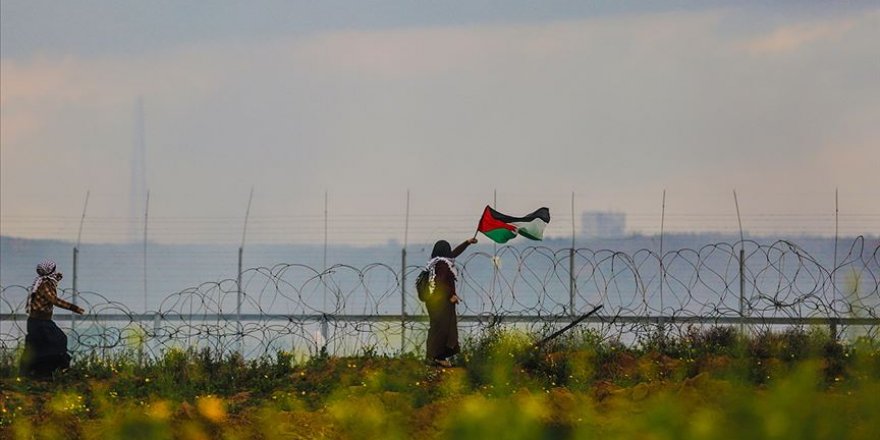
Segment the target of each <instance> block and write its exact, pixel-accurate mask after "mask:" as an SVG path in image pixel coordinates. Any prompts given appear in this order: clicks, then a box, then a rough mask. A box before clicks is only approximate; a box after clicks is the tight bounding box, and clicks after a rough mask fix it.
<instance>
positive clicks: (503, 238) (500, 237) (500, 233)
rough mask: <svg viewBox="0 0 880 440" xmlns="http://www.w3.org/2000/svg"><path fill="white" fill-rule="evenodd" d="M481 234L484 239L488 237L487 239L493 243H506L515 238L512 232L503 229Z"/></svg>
mask: <svg viewBox="0 0 880 440" xmlns="http://www.w3.org/2000/svg"><path fill="white" fill-rule="evenodd" d="M483 234H485V235H486V237H489V239H490V240H492V241H494V242H495V243H506V242H507V241H508V240H510V239H511V238H513V237H516V234H515V233H514V232H513V231H511V230H509V229H504V228H498V229H492V230H491V231H484V232H483Z"/></svg>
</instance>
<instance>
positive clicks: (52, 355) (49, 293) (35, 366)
mask: <svg viewBox="0 0 880 440" xmlns="http://www.w3.org/2000/svg"><path fill="white" fill-rule="evenodd" d="M59 279H60V275H59ZM56 287H57V281H53V280H46V281H44V282H43V283H42V284H40V287H39V288H38V289H37V291H35V292H33V293H32V294H31V295H30V296H29V297H28V320H27V335H25V337H24V353H23V354H22V357H21V365H20V367H19V368H20V373H21V374H22V375H24V376H28V377H49V376H51V375H52V373H53V372H54V371H56V370H62V369H66V368H70V355H69V354H68V353H67V335H65V334H64V332H63V331H61V329H60V328H58V326H57V325H56V324H55V322H54V321H53V320H52V309H53V307H56V306H57V307H61V308H64V309H67V310H71V311H74V312H76V313H82V309H81V308H79V307H77V306H76V305H74V304H71V303H69V302H67V301H64V300H63V299H61V298H58V294H57V292H56Z"/></svg>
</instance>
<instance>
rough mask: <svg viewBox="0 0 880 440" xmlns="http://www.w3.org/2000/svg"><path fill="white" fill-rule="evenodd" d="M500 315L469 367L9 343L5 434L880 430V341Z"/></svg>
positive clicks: (0, 370) (1, 428)
mask: <svg viewBox="0 0 880 440" xmlns="http://www.w3.org/2000/svg"><path fill="white" fill-rule="evenodd" d="M534 339H535V336H533V335H526V334H522V333H516V332H511V331H489V332H487V333H485V334H484V335H483V336H482V337H481V338H480V339H478V340H472V341H468V342H467V344H466V347H465V349H464V351H463V353H462V355H461V357H460V359H459V361H460V364H461V365H462V366H461V367H457V368H450V369H438V368H433V367H428V366H425V365H424V363H423V362H422V361H421V359H420V357H419V356H416V355H401V356H397V357H385V356H378V355H375V354H374V353H370V352H369V351H368V352H365V353H364V354H363V355H361V356H357V357H345V358H339V357H332V356H326V355H319V356H314V357H312V358H310V359H308V360H304V361H296V360H295V359H294V358H293V357H292V356H291V355H290V354H286V353H278V354H277V355H276V356H275V357H274V358H272V359H260V360H254V361H247V362H246V361H244V360H242V359H241V358H238V357H229V358H223V359H217V358H214V357H212V356H211V354H210V353H207V352H185V351H169V352H167V353H166V354H165V355H164V356H163V357H161V358H159V359H157V360H154V361H151V362H149V363H147V364H145V365H139V364H138V363H137V362H136V360H135V359H136V358H135V357H134V356H128V355H120V358H118V359H114V360H112V361H106V360H99V359H78V360H77V362H76V364H75V366H74V367H73V368H72V369H71V370H70V371H67V372H66V373H65V374H63V375H60V376H57V377H56V378H54V380H50V381H33V380H29V379H24V378H18V377H16V369H15V358H14V355H13V354H11V353H5V354H3V355H2V358H0V438H3V439H7V438H10V439H29V438H51V439H54V438H120V439H162V438H187V439H203V438H228V439H251V438H258V439H259V438H265V439H274V438H279V439H281V438H354V439H358V438H382V439H395V438H401V439H402V438H455V439H470V438H474V439H477V438H479V439H483V438H489V439H493V438H494V439H534V438H646V439H680V438H694V439H704V438H778V439H793V438H794V439H809V438H835V439H837V438H857V439H877V438H880V416H878V414H880V344H878V343H877V341H873V340H860V341H858V342H856V343H851V344H850V343H839V342H837V341H833V340H831V339H830V338H829V336H828V335H827V333H825V332H823V331H822V330H821V329H798V330H789V331H786V332H784V333H760V334H756V335H752V336H748V337H746V336H743V335H740V334H738V333H737V332H736V331H735V330H734V329H732V328H729V327H716V328H712V329H708V330H703V331H696V330H694V331H691V332H687V333H686V334H684V335H682V336H677V337H670V336H668V335H666V334H664V333H663V332H659V331H658V332H657V333H656V334H654V335H653V336H650V337H646V338H643V339H641V340H639V341H638V343H636V344H634V345H631V346H624V345H622V344H619V343H615V342H614V341H607V340H603V339H601V338H600V337H599V336H598V335H597V334H595V333H591V332H589V331H584V332H579V333H574V334H570V335H566V336H565V337H563V338H562V339H559V340H556V341H554V342H553V343H552V344H550V345H548V346H545V347H543V348H542V349H540V350H539V349H536V348H535V347H534V346H533V345H532V341H533V340H534Z"/></svg>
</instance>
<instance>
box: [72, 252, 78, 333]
mask: <svg viewBox="0 0 880 440" xmlns="http://www.w3.org/2000/svg"><path fill="white" fill-rule="evenodd" d="M78 256H79V249H77V247H76V246H74V247H73V301H72V302H73V305H75V306H76V305H78V304H77V301H76V299H77V296H79V295H78V290H77V289H76V275H77V270H76V268H77V257H78ZM70 331H71V333H73V335H74V336H76V313H74V314H72V315H70ZM78 340H79V338H77V341H78Z"/></svg>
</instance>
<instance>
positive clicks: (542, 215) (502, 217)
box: [487, 206, 550, 223]
mask: <svg viewBox="0 0 880 440" xmlns="http://www.w3.org/2000/svg"><path fill="white" fill-rule="evenodd" d="M487 208H489V213H490V214H492V217H494V218H495V219H496V220H498V221H502V222H504V223H513V222H530V221H532V220H534V219H541V220H543V221H544V223H550V208H546V207H545V208H540V209H538V210H537V211H535V212H533V213H531V214H529V215H527V216H524V217H511V216H509V215H506V214H502V213H500V212H498V211H496V210H494V209H492V207H491V206H487Z"/></svg>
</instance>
